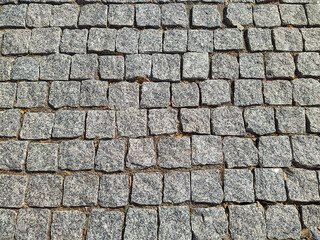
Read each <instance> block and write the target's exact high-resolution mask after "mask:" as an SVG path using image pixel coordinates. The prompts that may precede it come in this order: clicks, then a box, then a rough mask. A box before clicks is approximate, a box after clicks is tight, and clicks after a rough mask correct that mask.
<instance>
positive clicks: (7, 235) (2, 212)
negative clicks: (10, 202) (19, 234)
mask: <svg viewBox="0 0 320 240" xmlns="http://www.w3.org/2000/svg"><path fill="white" fill-rule="evenodd" d="M16 218H17V213H16V212H15V211H14V210H9V209H0V219H1V226H0V232H1V234H2V238H3V239H14V233H15V229H16Z"/></svg>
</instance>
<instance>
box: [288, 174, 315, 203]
mask: <svg viewBox="0 0 320 240" xmlns="http://www.w3.org/2000/svg"><path fill="white" fill-rule="evenodd" d="M285 176H286V178H287V181H286V186H287V190H288V200H290V201H297V202H313V201H319V199H320V196H319V191H318V180H317V172H316V171H313V170H305V169H298V168H290V169H289V171H288V172H286V173H285Z"/></svg>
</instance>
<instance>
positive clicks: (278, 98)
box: [263, 80, 292, 105]
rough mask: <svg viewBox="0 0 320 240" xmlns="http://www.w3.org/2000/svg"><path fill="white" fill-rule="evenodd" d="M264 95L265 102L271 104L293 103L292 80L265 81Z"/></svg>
mask: <svg viewBox="0 0 320 240" xmlns="http://www.w3.org/2000/svg"><path fill="white" fill-rule="evenodd" d="M263 95H264V101H265V103H267V104H269V105H287V104H288V105H291V104H292V85H291V82H290V81H284V80H274V81H266V82H263Z"/></svg>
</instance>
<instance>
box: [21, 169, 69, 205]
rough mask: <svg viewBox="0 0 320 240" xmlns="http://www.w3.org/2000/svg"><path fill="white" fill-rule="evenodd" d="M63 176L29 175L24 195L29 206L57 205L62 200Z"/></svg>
mask: <svg viewBox="0 0 320 240" xmlns="http://www.w3.org/2000/svg"><path fill="white" fill-rule="evenodd" d="M62 185H63V177H62V176H59V175H58V176H54V175H49V174H46V175H31V176H30V178H29V184H28V193H27V195H26V204H27V205H28V206H29V207H58V206H60V204H61V200H62V191H63V188H62Z"/></svg>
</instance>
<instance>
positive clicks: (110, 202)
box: [98, 175, 130, 207]
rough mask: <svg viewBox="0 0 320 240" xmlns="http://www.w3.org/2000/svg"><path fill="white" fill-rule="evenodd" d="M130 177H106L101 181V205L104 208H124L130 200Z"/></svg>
mask: <svg viewBox="0 0 320 240" xmlns="http://www.w3.org/2000/svg"><path fill="white" fill-rule="evenodd" d="M129 190H130V187H129V176H128V175H104V176H102V177H101V179H100V188H99V198H98V201H99V205H100V206H102V207H123V206H126V205H127V204H128V200H129Z"/></svg>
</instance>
